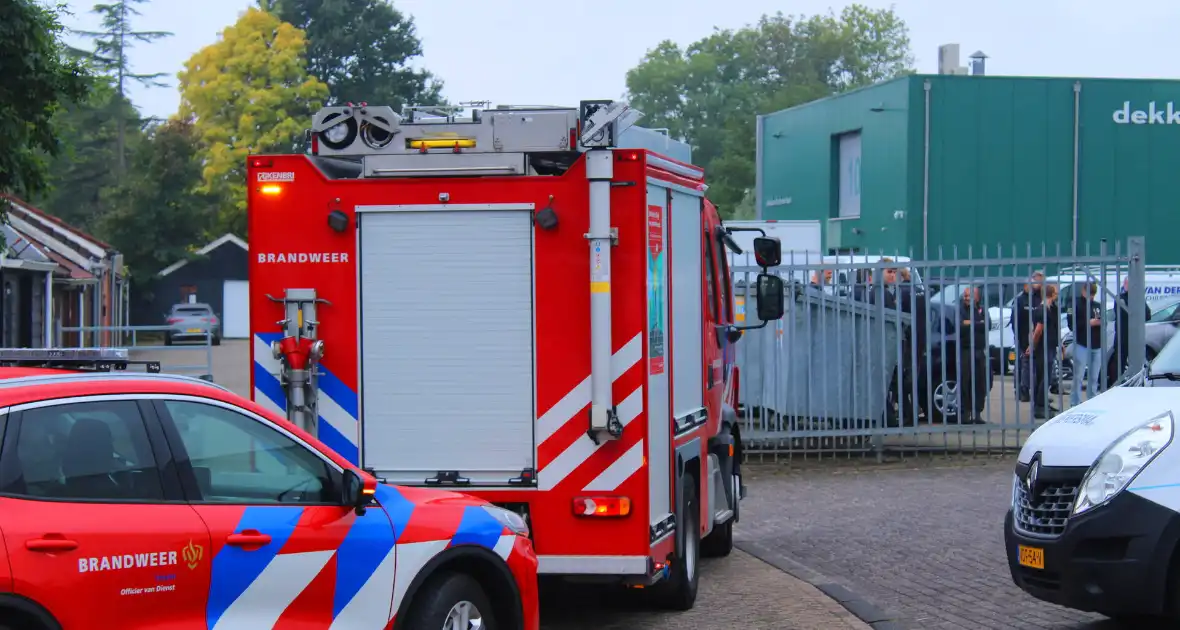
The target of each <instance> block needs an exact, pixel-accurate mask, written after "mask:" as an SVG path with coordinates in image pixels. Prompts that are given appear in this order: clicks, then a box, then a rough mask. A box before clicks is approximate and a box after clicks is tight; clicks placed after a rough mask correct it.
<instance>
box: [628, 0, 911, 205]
mask: <svg viewBox="0 0 1180 630" xmlns="http://www.w3.org/2000/svg"><path fill="white" fill-rule="evenodd" d="M912 64H913V58H912V56H911V55H910V52H909V35H908V31H907V29H906V26H905V23H904V22H903V21H902V20H901V18H900V17H898V16H897V15H896V14H895V13H894V12H893V9H891V8H890V9H881V10H876V9H868V8H866V7H864V6H861V5H856V4H854V5H851V6H848V7H846V8H845V9H844V10H843V11H842V12H841V13H840V15H839V16H837V15H835V14H832V13H829V14H828V15H820V16H812V17H798V18H796V17H790V16H784V15H782V14H781V13H777V14H775V15H773V16H765V15H764V16H762V18H761V19H760V20H759V21H758V23H757V24H755V25H753V26H748V27H745V28H742V29H738V30H736V31H734V30H714V32H713V33H712V34H711V35H709V36H708V37H705V38H703V39H701V40H698V41H696V42H694V43H692V44H690V45H689V46H687V47H686V48H684V49H681V48H680V47H679V46H677V45H676V44H675V43H673V42H670V41H664V42H661V43H660V44H659V45H658V46H656V47H655V48H654V49H652V50H651V51H649V52H648V53H647V55H646V56H645V57H644V59H643V61H642V62H640V64H639V65H638V66H636V67H635V68H633V69H632V70H630V71H629V72H628V73H627V91H628V93H629V98H630V101H631V104H632V105H634V106H635V107H636V108H638V109H639V110H640V111H642V112H644V114H645V117H644V121H643V122H644V124H646V125H648V126H652V127H666V128H668V129H669V130H670V131H671V133H672V135H673V136H674V137H679V138H681V139H683V140H685V141H687V142H689V143H690V144H691V145H692V147H693V161H694V162H696V163H697V164H699V165H701V166H703V167H704V168H705V169H706V171H707V172H708V173H709V177H710V188H709V198H710V199H711V200H713V202H714V203H716V204H717V206H718V207H719V208H720V209H721V210H722V212H723V213H725V214H726V216H731V214H732V213H733V212H734V209H735V208H736V207H737V206H738V205H739V204H740V203H741V202H742V200H743V199H744V198H745V196H746V191H747V189H750V190H752V189H753V187H754V181H755V174H754V156H755V148H756V145H755V143H754V140H753V139H754V137H755V120H756V116H757V115H758V114H765V113H769V112H773V111H777V110H780V109H784V108H787V107H791V106H794V105H798V104H801V103H805V102H808V101H811V100H815V99H817V98H821V97H824V96H827V95H829V94H832V93H834V92H837V91H842V90H847V89H852V88H856V87H860V86H863V85H869V84H871V83H875V82H877V81H880V80H884V79H888V78H891V77H893V76H897V75H899V74H902V73H906V72H910V66H911V65H912Z"/></svg>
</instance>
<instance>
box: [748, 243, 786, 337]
mask: <svg viewBox="0 0 1180 630" xmlns="http://www.w3.org/2000/svg"><path fill="white" fill-rule="evenodd" d="M774 240H775V245H776V246H777V244H778V239H774ZM755 247H757V245H755ZM785 294H786V289H785V287H784V286H783V279H782V278H780V277H778V276H772V275H770V274H768V273H760V274H758V285H757V291H756V295H757V296H758V319H760V320H762V321H764V322H770V321H774V320H776V319H782V318H783V314H784V313H785V311H786V305H785V304H784V299H785Z"/></svg>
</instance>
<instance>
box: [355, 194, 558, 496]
mask: <svg viewBox="0 0 1180 630" xmlns="http://www.w3.org/2000/svg"><path fill="white" fill-rule="evenodd" d="M456 205H457V204H451V205H450V206H445V207H444V206H432V207H423V206H366V207H361V208H358V209H357V210H358V213H359V217H360V221H359V231H360V234H359V236H358V239H359V250H358V251H359V257H360V260H359V265H360V271H359V273H360V291H361V295H360V304H361V322H360V326H361V340H360V343H361V349H360V350H361V377H360V378H361V398H362V409H363V415H364V421H363V426H362V432H363V435H362V448H363V449H364V462H365V465H366V467H370V468H372V469H374V470H376V471H377V472H378V474H380V475H381V476H383V477H384V478H385V479H387V480H388V481H389V482H390V483H405V484H418V485H421V484H422V483H424V480H425V479H426V478H431V477H434V476H435V475H436V473H440V472H444V471H446V472H456V473H458V476H459V477H461V478H466V479H468V480H470V482H471V483H472V484H476V485H493V486H497V485H498V486H502V485H507V483H508V480H509V479H512V478H514V477H519V476H520V474H521V471H522V470H523V469H526V468H534V467H535V463H534V455H535V448H534V443H533V439H534V438H533V424H534V419H535V417H536V415H535V405H534V400H535V398H534V389H533V383H534V379H533V366H534V361H533V358H534V352H533V280H532V277H533V242H532V238H533V225H532V213H531V210H532V207H533V205H532V204H480V205H471V206H459V209H457V210H456V209H454V208H455V207H456Z"/></svg>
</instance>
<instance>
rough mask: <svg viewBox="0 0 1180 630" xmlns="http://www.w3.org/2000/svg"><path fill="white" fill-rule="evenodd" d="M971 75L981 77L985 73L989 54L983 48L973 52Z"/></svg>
mask: <svg viewBox="0 0 1180 630" xmlns="http://www.w3.org/2000/svg"><path fill="white" fill-rule="evenodd" d="M970 59H971V76H973V77H981V76H983V75H984V74H985V71H984V70H985V68H984V66H985V64H986V62H987V55H985V54H983V51H982V50H977V51H975V52H974V53H972V54H971V57H970Z"/></svg>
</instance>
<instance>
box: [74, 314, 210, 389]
mask: <svg viewBox="0 0 1180 630" xmlns="http://www.w3.org/2000/svg"><path fill="white" fill-rule="evenodd" d="M200 328H202V329H204V330H205V331H206V332H208V331H209V330H210V328H212V327H211V326H201V327H200ZM172 332H175V328H174V327H172V326H58V327H57V330H56V336H55V339H57V340H59V343H58V345H60V340H62V339H64V338H65V337H64V335H71V334H72V335H76V336H77V338H78V339H80V340H81V343H80V344H79V345H78V347H82V348H97V347H101V346H104V345H105V346H113V347H118V348H127V349H128V350H130V351H131V353H132V357H134V358H145V357H146V358H150V359H151V360H154V361H159V362H160V370H161V371H162V372H169V373H175V374H188V375H192V376H197V377H199V378H203V379H205V380H207V381H210V382H212V381H213V340H212V338H211V335H208V334H205V335H203V337H198V339H197V341H195V342H188V343H173V344H171V345H165V342H164V339H166V338H167V336H168V335H169V334H170V333H172ZM104 339H105V340H107V342H108V343H105V344H104V343H100V342H101V341H102V340H104ZM173 353H176V354H173ZM198 353H201V354H198ZM182 357H183V358H182ZM187 357H192V362H189V361H188V360H187Z"/></svg>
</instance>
